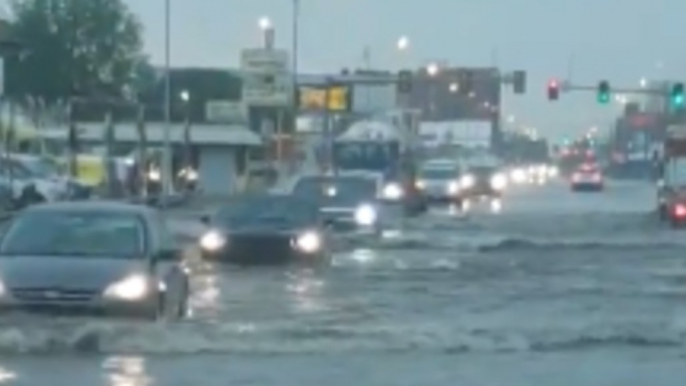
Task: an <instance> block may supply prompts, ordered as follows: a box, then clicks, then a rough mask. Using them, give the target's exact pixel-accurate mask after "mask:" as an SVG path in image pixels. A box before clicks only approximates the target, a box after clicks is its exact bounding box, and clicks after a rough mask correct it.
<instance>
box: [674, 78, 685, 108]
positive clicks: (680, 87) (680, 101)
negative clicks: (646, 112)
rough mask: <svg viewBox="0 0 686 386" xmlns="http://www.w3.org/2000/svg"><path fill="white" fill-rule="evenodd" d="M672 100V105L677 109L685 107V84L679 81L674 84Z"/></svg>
mask: <svg viewBox="0 0 686 386" xmlns="http://www.w3.org/2000/svg"><path fill="white" fill-rule="evenodd" d="M671 94H672V95H671V102H672V106H673V107H674V108H676V109H681V108H683V107H684V84H683V83H677V84H675V85H673V86H672V92H671Z"/></svg>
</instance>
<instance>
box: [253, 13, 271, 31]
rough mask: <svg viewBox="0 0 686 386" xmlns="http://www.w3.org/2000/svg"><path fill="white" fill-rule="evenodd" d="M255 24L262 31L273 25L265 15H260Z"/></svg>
mask: <svg viewBox="0 0 686 386" xmlns="http://www.w3.org/2000/svg"><path fill="white" fill-rule="evenodd" d="M257 25H258V26H259V27H260V29H261V30H262V31H266V30H268V29H271V28H272V26H273V25H272V21H271V19H270V18H269V17H267V16H262V17H261V18H260V20H259V21H258V22H257Z"/></svg>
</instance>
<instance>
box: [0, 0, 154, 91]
mask: <svg viewBox="0 0 686 386" xmlns="http://www.w3.org/2000/svg"><path fill="white" fill-rule="evenodd" d="M11 9H12V12H13V16H14V20H13V22H12V25H11V28H10V33H11V35H12V36H13V37H14V38H15V39H17V40H19V41H20V42H21V43H22V45H23V51H22V53H21V54H20V55H17V56H15V57H13V58H11V59H10V60H8V63H7V74H8V76H7V92H8V94H10V95H12V96H14V97H24V96H33V97H41V98H43V99H45V100H46V101H48V102H54V101H56V100H58V99H65V98H67V97H70V96H75V95H78V96H84V97H114V98H120V97H124V96H125V95H126V90H127V89H130V88H131V87H133V83H134V81H135V77H136V76H135V72H136V69H137V68H139V67H140V65H141V62H143V61H145V57H144V56H143V55H142V39H141V31H142V27H141V25H140V23H139V22H138V20H137V18H136V17H135V16H134V15H133V14H132V13H131V11H130V10H129V9H128V7H127V6H126V5H125V4H124V3H123V1H122V0H13V1H12V3H11Z"/></svg>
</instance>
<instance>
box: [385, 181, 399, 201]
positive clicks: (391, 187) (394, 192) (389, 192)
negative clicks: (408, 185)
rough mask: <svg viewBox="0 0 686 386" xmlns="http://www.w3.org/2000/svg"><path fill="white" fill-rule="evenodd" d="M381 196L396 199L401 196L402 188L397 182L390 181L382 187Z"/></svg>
mask: <svg viewBox="0 0 686 386" xmlns="http://www.w3.org/2000/svg"><path fill="white" fill-rule="evenodd" d="M383 196H384V197H385V198H386V199H389V200H398V199H400V198H401V197H402V196H403V189H402V187H400V185H399V184H397V183H391V184H388V185H386V186H385V187H384V189H383Z"/></svg>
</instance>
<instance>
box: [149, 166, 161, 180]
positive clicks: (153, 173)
mask: <svg viewBox="0 0 686 386" xmlns="http://www.w3.org/2000/svg"><path fill="white" fill-rule="evenodd" d="M148 179H149V180H150V181H159V180H161V179H162V174H161V173H160V171H159V170H157V169H153V170H150V171H149V172H148Z"/></svg>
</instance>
